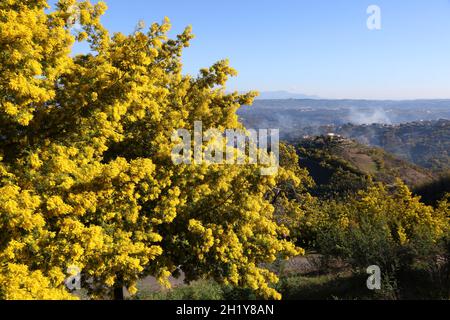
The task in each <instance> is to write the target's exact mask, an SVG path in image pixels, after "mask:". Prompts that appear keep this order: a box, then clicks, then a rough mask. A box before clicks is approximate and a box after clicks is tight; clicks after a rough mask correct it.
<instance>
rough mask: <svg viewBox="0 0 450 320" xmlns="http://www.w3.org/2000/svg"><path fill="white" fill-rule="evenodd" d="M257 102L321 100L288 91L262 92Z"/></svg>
mask: <svg viewBox="0 0 450 320" xmlns="http://www.w3.org/2000/svg"><path fill="white" fill-rule="evenodd" d="M256 99H257V100H278V99H319V97H316V96H310V95H306V94H301V93H292V92H288V91H262V92H260V93H259V96H258V97H257V98H256Z"/></svg>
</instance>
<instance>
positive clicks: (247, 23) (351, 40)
mask: <svg viewBox="0 0 450 320" xmlns="http://www.w3.org/2000/svg"><path fill="white" fill-rule="evenodd" d="M106 3H107V4H108V7H109V9H108V11H107V13H106V14H105V16H104V18H103V20H102V21H103V23H104V24H105V26H106V27H107V28H108V29H109V30H111V31H121V32H124V33H130V32H132V31H133V30H134V28H135V26H136V24H137V22H138V21H139V20H144V21H145V22H146V23H147V25H150V24H151V23H152V22H154V21H158V22H159V21H161V20H162V19H163V18H164V16H168V17H169V18H170V19H171V22H172V25H173V31H172V32H171V34H172V35H175V34H176V33H178V32H181V31H182V30H183V29H184V27H185V26H186V25H189V24H190V25H192V27H193V32H194V34H195V35H196V38H195V39H194V40H193V41H192V44H191V47H190V48H188V49H186V51H185V54H184V56H183V63H184V72H186V73H190V74H197V73H198V70H199V69H200V68H202V67H206V66H209V65H211V64H212V63H214V62H215V61H217V60H219V59H223V58H228V59H229V60H230V62H231V65H232V66H233V67H234V68H236V69H237V70H238V72H239V75H238V77H237V78H234V79H232V80H231V81H230V82H229V85H228V89H229V90H240V91H242V90H250V89H252V90H260V91H275V90H286V91H290V92H295V93H304V94H309V95H317V96H320V97H323V98H366V99H416V98H450V1H449V0H371V1H366V0H279V1H273V0H271V1H269V0H227V1H213V0H192V1H185V0H184V1H182V0H129V1H123V0H107V1H106ZM371 4H375V5H378V6H379V7H380V9H381V18H382V20H381V23H382V25H381V26H382V28H381V30H369V29H368V28H367V27H366V20H367V18H368V14H367V13H366V9H367V7H368V6H369V5H371ZM76 50H77V51H80V50H83V48H82V47H77V48H76Z"/></svg>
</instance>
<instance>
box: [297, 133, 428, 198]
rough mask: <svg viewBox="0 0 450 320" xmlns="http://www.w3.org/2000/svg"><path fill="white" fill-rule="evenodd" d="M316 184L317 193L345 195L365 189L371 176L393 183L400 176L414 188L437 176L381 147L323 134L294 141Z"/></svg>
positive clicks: (315, 190) (303, 165)
mask: <svg viewBox="0 0 450 320" xmlns="http://www.w3.org/2000/svg"><path fill="white" fill-rule="evenodd" d="M292 144H293V145H294V146H295V147H296V150H297V153H298V155H299V158H300V165H301V166H302V167H304V168H306V169H307V170H308V171H309V173H310V175H311V177H312V178H313V179H314V181H315V182H316V184H317V186H316V187H315V189H314V190H312V193H313V194H315V195H317V196H329V195H345V194H351V193H354V192H356V191H357V190H361V189H364V188H366V187H367V186H368V184H369V183H370V180H371V179H372V180H373V181H379V182H383V183H386V184H388V185H389V184H392V183H394V182H395V180H396V179H397V178H400V179H401V180H403V181H404V182H405V183H406V184H407V185H408V186H409V187H411V188H414V187H417V186H419V185H423V184H424V183H431V182H432V181H433V180H434V179H435V178H436V176H435V175H434V174H433V173H432V172H430V171H428V170H427V169H424V168H421V167H419V166H417V165H414V164H412V163H409V162H408V161H405V160H402V159H400V158H398V157H396V156H394V155H392V154H389V153H387V152H385V151H384V150H383V149H381V148H376V147H369V146H365V145H362V144H360V143H358V142H356V141H354V140H350V139H346V138H343V137H341V136H339V135H323V136H315V137H310V138H305V139H301V140H298V141H297V142H292Z"/></svg>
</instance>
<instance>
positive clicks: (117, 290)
mask: <svg viewBox="0 0 450 320" xmlns="http://www.w3.org/2000/svg"><path fill="white" fill-rule="evenodd" d="M113 295H114V300H124V296H123V280H122V276H118V277H117V281H116V283H115V285H114V292H113Z"/></svg>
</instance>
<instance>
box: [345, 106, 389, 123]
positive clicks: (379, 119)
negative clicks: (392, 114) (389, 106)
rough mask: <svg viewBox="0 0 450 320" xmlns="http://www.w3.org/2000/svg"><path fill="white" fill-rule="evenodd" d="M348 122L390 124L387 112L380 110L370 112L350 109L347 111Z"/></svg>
mask: <svg viewBox="0 0 450 320" xmlns="http://www.w3.org/2000/svg"><path fill="white" fill-rule="evenodd" d="M348 121H349V122H351V123H353V124H372V123H383V124H392V121H391V119H390V118H389V116H388V114H387V112H386V111H385V110H384V109H381V108H378V109H372V110H356V109H354V108H352V109H350V110H349V115H348Z"/></svg>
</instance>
